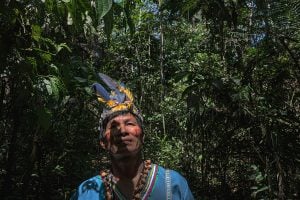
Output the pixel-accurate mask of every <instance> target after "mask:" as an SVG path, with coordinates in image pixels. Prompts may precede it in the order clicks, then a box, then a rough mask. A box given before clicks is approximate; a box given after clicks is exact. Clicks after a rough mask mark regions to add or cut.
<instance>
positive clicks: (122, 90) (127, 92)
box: [119, 87, 133, 102]
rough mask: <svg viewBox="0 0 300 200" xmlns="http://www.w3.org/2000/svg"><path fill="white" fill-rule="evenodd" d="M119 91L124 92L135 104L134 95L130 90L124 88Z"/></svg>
mask: <svg viewBox="0 0 300 200" xmlns="http://www.w3.org/2000/svg"><path fill="white" fill-rule="evenodd" d="M119 90H120V92H123V93H124V94H125V95H126V96H127V97H128V99H129V101H131V102H133V95H132V93H131V92H130V90H128V89H126V88H124V87H120V88H119Z"/></svg>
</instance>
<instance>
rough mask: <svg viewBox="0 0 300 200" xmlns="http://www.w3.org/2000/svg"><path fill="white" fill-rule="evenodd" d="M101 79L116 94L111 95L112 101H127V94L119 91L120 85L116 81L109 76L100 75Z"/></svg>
mask: <svg viewBox="0 0 300 200" xmlns="http://www.w3.org/2000/svg"><path fill="white" fill-rule="evenodd" d="M98 75H99V77H100V78H101V79H102V81H103V82H104V83H105V84H106V85H107V86H108V87H109V88H110V89H111V90H113V91H114V92H115V93H114V94H112V95H111V99H114V100H116V101H117V102H118V103H123V102H124V100H125V94H123V93H121V92H120V90H119V89H118V88H119V87H120V85H119V84H118V83H117V82H116V81H114V80H113V79H112V78H110V77H109V76H107V75H105V74H102V73H98Z"/></svg>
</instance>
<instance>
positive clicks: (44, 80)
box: [0, 0, 300, 200]
mask: <svg viewBox="0 0 300 200" xmlns="http://www.w3.org/2000/svg"><path fill="white" fill-rule="evenodd" d="M0 27H1V29H0V76H1V82H0V118H1V120H0V131H1V135H0V191H1V199H14V200H15V199H69V197H70V195H71V194H72V192H74V190H75V189H76V187H77V186H78V184H79V183H80V182H81V181H83V180H85V179H87V178H89V177H91V176H93V175H95V174H97V173H98V172H99V170H100V168H103V167H105V166H107V165H108V161H107V160H108V159H107V155H106V154H105V152H103V150H101V149H100V148H99V145H98V131H97V127H98V120H99V116H100V112H101V106H100V105H99V104H98V103H97V101H96V98H95V96H94V94H93V93H92V91H91V85H92V83H94V82H99V81H100V80H99V79H98V76H97V73H98V72H102V73H105V74H108V75H109V76H111V77H112V78H114V79H117V80H120V81H122V82H125V83H126V84H127V86H128V87H129V88H130V89H131V90H132V91H134V94H135V98H136V103H137V104H138V105H139V107H140V108H141V110H142V113H143V116H144V119H145V131H146V147H145V157H146V158H151V159H152V161H153V162H155V163H158V164H160V165H163V166H165V167H169V168H172V169H175V170H178V171H179V172H180V173H182V174H183V175H184V176H185V177H186V178H187V179H188V182H189V185H190V187H191V189H192V191H193V194H194V196H195V197H196V199H299V198H300V196H299V195H300V194H299V190H300V145H299V144H300V136H299V125H300V87H299V86H300V85H299V81H300V63H299V58H300V51H299V50H300V43H299V41H300V29H299V28H300V1H299V0H276V1H274V0H210V1H208V0H164V1H163V0H160V1H155V0H153V1H151V0H114V1H112V0H3V1H0Z"/></svg>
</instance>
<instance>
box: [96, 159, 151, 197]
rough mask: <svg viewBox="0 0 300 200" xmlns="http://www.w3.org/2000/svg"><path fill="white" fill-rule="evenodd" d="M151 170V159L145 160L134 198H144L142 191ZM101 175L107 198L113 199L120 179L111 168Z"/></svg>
mask: <svg viewBox="0 0 300 200" xmlns="http://www.w3.org/2000/svg"><path fill="white" fill-rule="evenodd" d="M150 170H151V160H145V161H144V167H143V170H142V171H141V172H140V177H139V180H138V183H137V185H136V187H135V188H134V191H133V196H132V200H140V199H141V198H142V196H141V192H142V190H143V189H144V187H145V183H146V179H147V176H148V172H149V171H150ZM100 176H101V178H102V181H103V183H104V186H105V199H107V200H113V199H114V195H113V188H114V186H115V185H116V183H117V181H118V179H117V178H116V177H114V175H113V174H112V173H111V172H110V170H106V171H101V172H100Z"/></svg>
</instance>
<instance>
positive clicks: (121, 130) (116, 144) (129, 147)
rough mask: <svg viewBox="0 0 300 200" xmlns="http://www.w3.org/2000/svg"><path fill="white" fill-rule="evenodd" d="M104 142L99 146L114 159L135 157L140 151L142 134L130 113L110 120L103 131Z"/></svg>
mask: <svg viewBox="0 0 300 200" xmlns="http://www.w3.org/2000/svg"><path fill="white" fill-rule="evenodd" d="M104 134H105V140H104V141H101V142H100V144H101V146H102V147H103V148H104V149H106V150H108V151H109V152H110V154H111V155H112V156H113V157H115V158H122V157H127V156H135V155H136V154H137V153H139V152H140V151H141V148H142V144H143V139H144V136H143V132H142V128H141V127H140V126H139V124H138V122H137V120H136V118H135V116H134V115H132V114H131V113H127V114H124V115H118V116H116V117H115V118H113V119H111V120H110V121H109V122H108V124H107V126H106V129H105V133H104Z"/></svg>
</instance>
